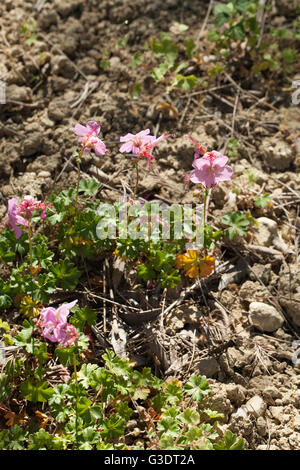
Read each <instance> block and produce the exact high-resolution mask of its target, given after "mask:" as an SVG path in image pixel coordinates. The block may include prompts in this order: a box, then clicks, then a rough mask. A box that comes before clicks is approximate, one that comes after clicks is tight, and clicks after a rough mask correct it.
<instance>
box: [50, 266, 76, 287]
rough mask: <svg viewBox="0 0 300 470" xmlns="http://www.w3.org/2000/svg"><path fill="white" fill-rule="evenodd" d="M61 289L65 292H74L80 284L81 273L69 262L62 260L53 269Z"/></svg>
mask: <svg viewBox="0 0 300 470" xmlns="http://www.w3.org/2000/svg"><path fill="white" fill-rule="evenodd" d="M51 271H52V273H53V274H54V276H55V277H56V281H57V282H58V285H59V287H62V288H63V289H65V290H74V289H75V287H76V286H77V284H78V280H79V278H80V276H81V272H80V271H79V270H78V269H77V268H76V267H75V266H74V264H73V263H71V262H70V261H68V260H61V261H59V262H58V263H55V264H54V265H53V266H52V268H51Z"/></svg>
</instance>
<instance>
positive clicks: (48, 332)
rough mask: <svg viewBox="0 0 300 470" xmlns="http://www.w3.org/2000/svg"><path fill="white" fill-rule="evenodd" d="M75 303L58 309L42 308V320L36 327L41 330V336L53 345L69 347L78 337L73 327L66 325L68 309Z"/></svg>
mask: <svg viewBox="0 0 300 470" xmlns="http://www.w3.org/2000/svg"><path fill="white" fill-rule="evenodd" d="M77 302H78V301H77V300H74V301H73V302H70V303H69V304H64V305H61V307H59V308H58V309H55V308H53V307H47V308H44V309H43V310H42V311H41V317H42V319H41V320H40V321H39V322H38V325H39V326H40V327H41V328H43V332H42V336H44V337H45V338H47V339H49V340H50V341H52V342H53V343H61V344H62V345H63V346H70V345H71V344H72V343H73V342H74V341H75V340H76V338H77V337H78V333H77V331H76V329H75V328H74V326H73V325H70V324H69V323H67V317H68V315H69V313H70V309H71V308H72V307H74V305H75V304H76V303H77Z"/></svg>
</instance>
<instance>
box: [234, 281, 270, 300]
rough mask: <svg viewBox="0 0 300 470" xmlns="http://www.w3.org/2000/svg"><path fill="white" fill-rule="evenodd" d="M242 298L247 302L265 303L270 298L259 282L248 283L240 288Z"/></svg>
mask: <svg viewBox="0 0 300 470" xmlns="http://www.w3.org/2000/svg"><path fill="white" fill-rule="evenodd" d="M239 295H240V298H241V299H242V300H244V301H247V302H250V303H251V302H254V301H256V302H265V301H268V298H269V296H270V294H269V292H268V290H267V288H266V287H264V286H262V285H261V284H260V283H259V282H258V281H257V282H252V281H246V282H244V283H243V285H242V286H241V288H240V292H239Z"/></svg>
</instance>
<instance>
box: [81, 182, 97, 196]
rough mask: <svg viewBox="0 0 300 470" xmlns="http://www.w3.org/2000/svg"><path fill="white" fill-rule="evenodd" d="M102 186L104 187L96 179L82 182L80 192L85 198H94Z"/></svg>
mask: <svg viewBox="0 0 300 470" xmlns="http://www.w3.org/2000/svg"><path fill="white" fill-rule="evenodd" d="M101 186H102V185H101V184H100V183H98V182H97V181H96V180H94V179H89V180H88V179H87V180H80V182H79V189H78V191H79V192H80V193H83V194H84V195H85V196H93V195H94V194H95V192H96V191H99V189H100V188H101Z"/></svg>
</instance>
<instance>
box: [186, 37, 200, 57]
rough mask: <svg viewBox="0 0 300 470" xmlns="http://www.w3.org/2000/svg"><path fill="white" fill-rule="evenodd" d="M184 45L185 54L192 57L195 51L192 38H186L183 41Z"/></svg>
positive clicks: (195, 47)
mask: <svg viewBox="0 0 300 470" xmlns="http://www.w3.org/2000/svg"><path fill="white" fill-rule="evenodd" d="M184 45H185V50H186V55H187V56H188V58H189V59H192V57H194V55H195V54H196V51H197V45H196V44H195V42H194V39H193V38H189V39H186V40H185V41H184Z"/></svg>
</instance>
